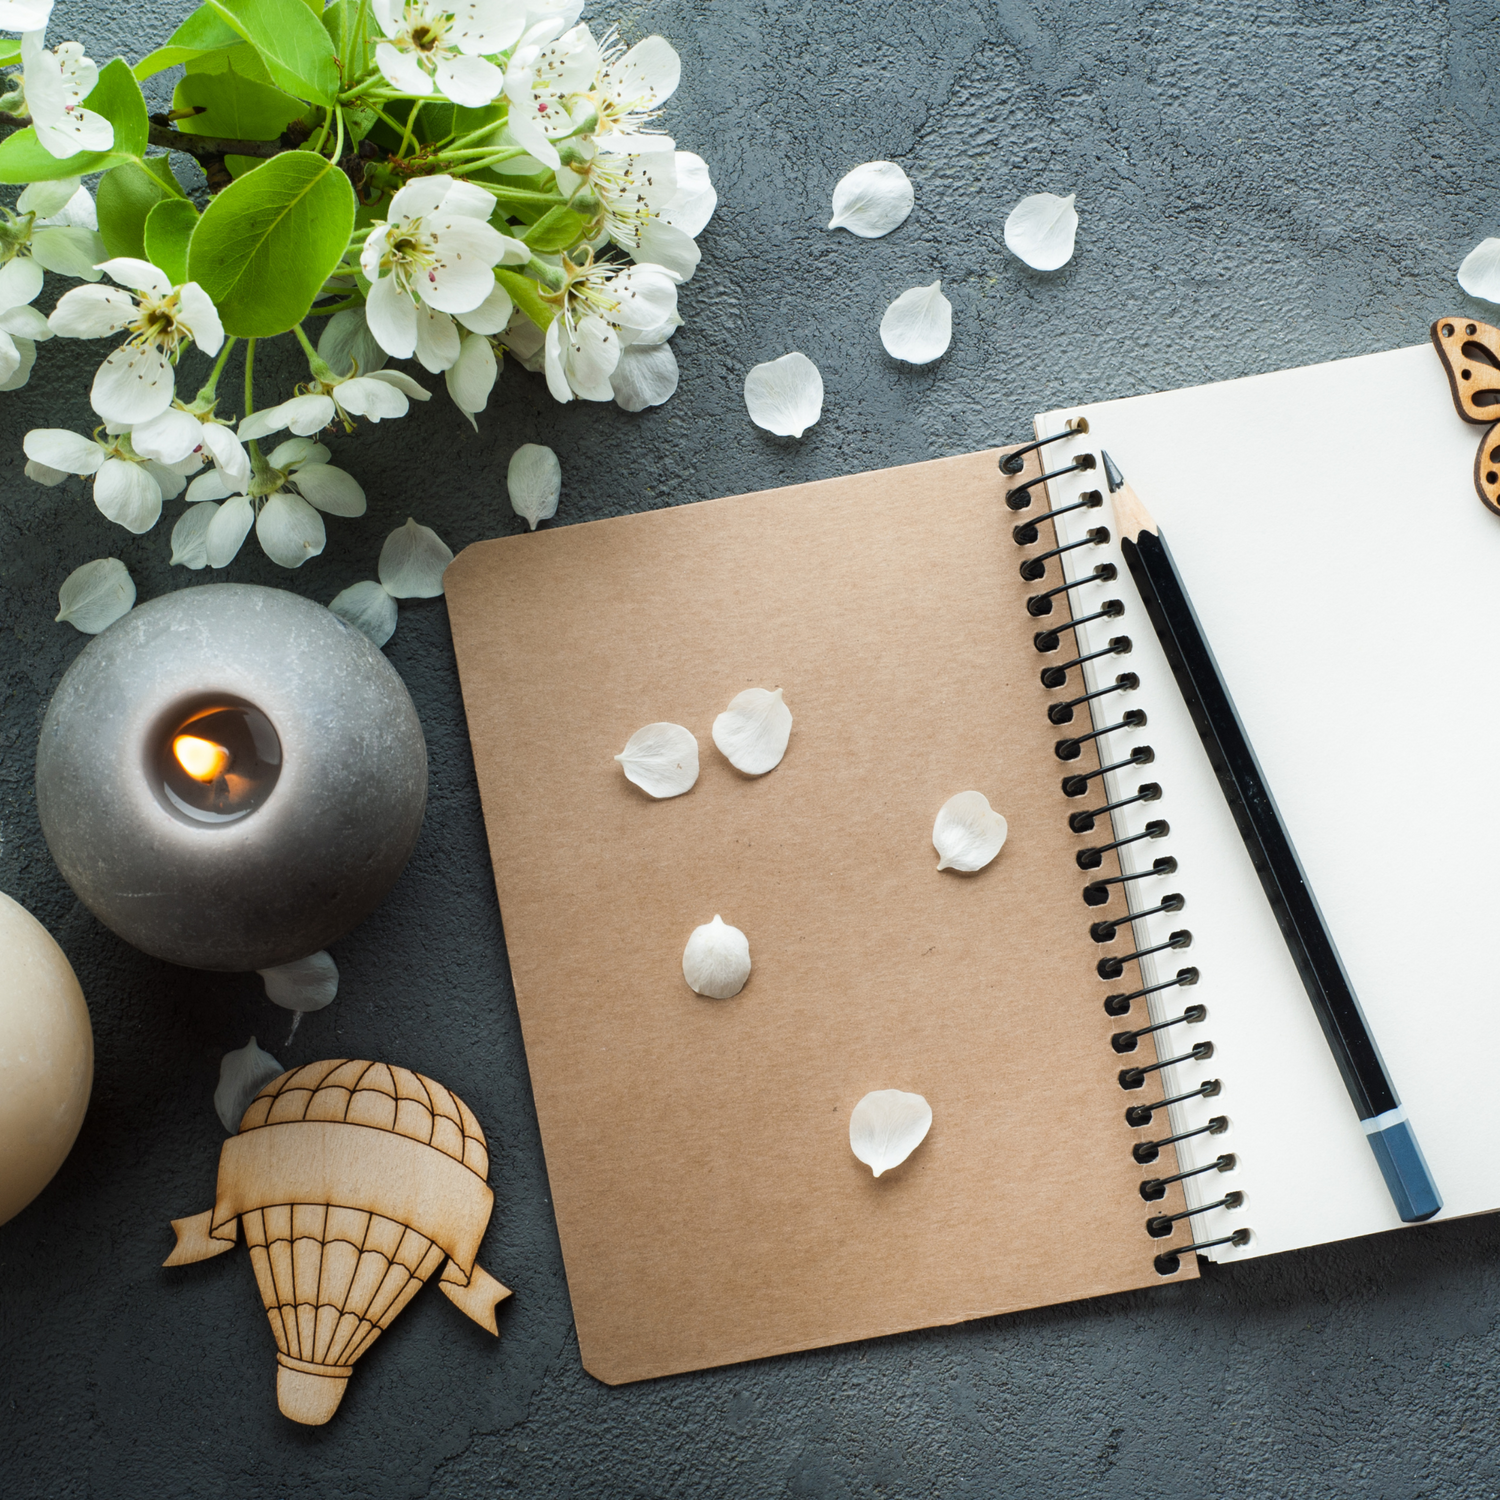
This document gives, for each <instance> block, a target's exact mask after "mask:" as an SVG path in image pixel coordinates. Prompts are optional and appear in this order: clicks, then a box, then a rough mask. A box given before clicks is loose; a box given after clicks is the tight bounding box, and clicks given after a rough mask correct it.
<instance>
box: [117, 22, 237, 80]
mask: <svg viewBox="0 0 1500 1500" xmlns="http://www.w3.org/2000/svg"><path fill="white" fill-rule="evenodd" d="M239 40H240V34H239V32H237V31H234V30H233V29H231V28H230V27H228V26H226V25H225V24H224V22H223V21H221V20H220V19H219V18H218V16H216V15H215V14H214V13H213V12H212V11H211V10H210V9H209V8H208V7H207V6H206V5H200V6H199V7H198V9H197V10H195V11H194V12H193V13H192V15H190V16H189V17H188V18H187V20H185V21H184V22H183V23H182V25H181V26H179V27H178V28H177V30H176V31H174V32H173V33H172V35H171V36H170V37H168V38H167V42H166V45H165V46H162V47H158V48H157V49H156V51H155V52H151V53H148V54H147V55H146V56H145V57H143V58H142V59H141V60H140V61H139V62H138V63H137V64H136V65H135V67H134V68H133V69H131V71H132V72H133V73H134V75H135V79H136V82H137V83H143V82H144V81H145V80H146V79H148V78H150V77H151V76H152V75H153V74H155V73H160V72H162V71H163V70H164V69H166V68H173V67H176V66H177V64H178V63H186V62H191V61H192V60H193V59H194V58H196V57H201V56H202V55H203V53H205V52H212V51H216V50H218V49H219V48H221V47H233V46H234V45H235V44H236V43H238V42H239Z"/></svg>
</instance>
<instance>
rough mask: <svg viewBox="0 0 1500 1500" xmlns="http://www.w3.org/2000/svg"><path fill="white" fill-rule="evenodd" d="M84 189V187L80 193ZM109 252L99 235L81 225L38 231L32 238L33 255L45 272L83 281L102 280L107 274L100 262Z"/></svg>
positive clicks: (63, 225)
mask: <svg viewBox="0 0 1500 1500" xmlns="http://www.w3.org/2000/svg"><path fill="white" fill-rule="evenodd" d="M83 191H84V189H83V188H80V189H79V192H83ZM108 253H109V252H108V251H107V250H106V249H105V248H104V241H103V239H101V238H100V236H99V232H98V231H97V230H94V229H85V228H84V227H82V226H81V225H72V224H58V225H56V226H54V227H51V228H47V229H38V230H36V231H35V233H33V234H32V236H31V254H32V258H33V259H34V260H35V261H36V263H37V265H39V266H40V267H41V268H42V269H43V270H44V271H51V272H52V273H53V274H54V275H57V276H77V277H78V278H79V279H80V280H82V281H98V279H99V278H100V277H101V276H102V275H103V274H104V272H103V271H101V270H99V269H98V267H97V265H96V262H97V261H100V260H102V259H103V258H104V257H105V255H107V254H108Z"/></svg>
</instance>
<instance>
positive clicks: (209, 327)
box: [177, 281, 224, 355]
mask: <svg viewBox="0 0 1500 1500" xmlns="http://www.w3.org/2000/svg"><path fill="white" fill-rule="evenodd" d="M177 302H178V306H179V307H180V309H181V316H182V321H183V322H184V323H186V324H187V326H188V328H189V329H190V330H191V331H192V335H193V342H194V343H195V344H196V345H197V346H198V347H199V348H200V349H201V350H202V351H203V352H204V353H205V354H209V355H213V354H217V353H218V352H219V350H220V349H222V348H223V347H224V324H223V323H222V322H221V321H220V319H219V310H218V308H216V307H215V306H214V303H213V298H212V297H210V296H209V295H208V293H207V292H205V291H204V290H203V288H202V287H201V286H199V285H198V283H197V282H196V281H188V282H184V283H183V284H182V285H181V286H180V287H178V289H177Z"/></svg>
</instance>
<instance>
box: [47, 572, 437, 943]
mask: <svg viewBox="0 0 1500 1500" xmlns="http://www.w3.org/2000/svg"><path fill="white" fill-rule="evenodd" d="M36 789H37V808H38V812H39V813H40V816H41V824H42V832H43V834H44V835H45V837H46V840H47V846H48V848H50V849H51V851H52V857H53V858H54V859H55V860H56V861H57V865H58V868H59V869H60V870H61V871H62V873H63V875H64V876H65V877H66V878H67V881H68V884H69V885H71V886H72V887H73V889H74V891H75V892H76V893H77V895H78V898H79V900H80V901H82V902H83V904H84V905H85V906H86V907H88V909H89V910H90V911H91V912H93V914H94V915H95V916H96V917H98V918H99V920H100V921H101V922H103V923H104V924H105V926H107V927H109V928H111V929H112V930H113V931H115V932H117V933H118V934H119V935H120V936H121V937H122V938H124V939H125V940H126V942H128V943H131V944H133V945H134V946H135V947H137V948H140V949H142V950H143V951H145V952H147V953H150V954H153V955H155V956H156V957H157V958H164V959H167V960H169V961H170V962H172V963H178V964H185V965H187V966H189V967H192V968H198V969H220V970H226V971H231V972H234V971H244V970H249V969H268V968H273V967H276V966H277V965H280V964H284V963H291V962H292V961H294V960H296V959H299V958H305V957H306V956H307V955H308V954H310V953H315V952H317V951H318V950H319V949H320V948H324V947H326V946H327V945H328V944H329V943H331V942H333V941H334V940H335V939H337V938H339V937H341V936H343V934H345V933H346V932H348V931H349V930H350V929H351V928H352V927H354V926H355V925H356V924H357V923H359V922H360V921H362V920H363V919H364V918H365V917H366V916H368V915H369V913H370V912H371V911H373V910H374V908H375V907H376V906H377V905H379V903H380V901H381V900H382V899H383V898H384V897H385V895H386V893H387V892H388V891H389V890H390V888H391V886H392V885H393V884H394V883H395V880H396V877H397V876H398V875H399V874H400V873H401V871H402V869H403V868H404V867H405V865H406V861H407V859H408V858H409V857H410V855H411V851H412V848H413V846H414V845H415V843H416V840H417V833H418V830H419V829H420V828H421V825H422V814H423V811H424V809H425V807H426V804H427V747H426V744H425V742H424V741H423V738H422V727H421V725H420V723H419V722H418V720H417V713H416V709H415V707H414V706H413V705H412V701H411V697H410V695H409V694H408V693H407V691H406V687H405V685H404V684H403V683H402V681H401V679H400V677H399V676H397V674H396V672H395V669H394V668H393V667H392V666H391V664H390V663H389V662H388V661H387V660H386V659H385V657H384V656H382V655H381V653H380V652H379V651H378V650H376V648H375V647H374V646H372V645H371V644H370V642H369V641H368V640H367V639H366V638H365V637H364V636H363V635H361V634H360V633H359V632H358V631H356V630H354V629H352V628H350V627H349V626H347V625H345V624H344V623H343V622H342V621H341V620H340V619H339V618H338V617H337V616H335V615H333V614H330V613H329V611H328V610H326V609H324V608H323V607H322V606H321V605H318V604H313V603H311V602H310V601H309V600H306V599H302V598H299V597H298V596H297V595H295V594H288V593H285V592H283V591H281V590H279V589H267V588H255V587H250V586H247V585H243V584H211V585H207V586H204V587H200V588H189V589H183V590H182V591H180V592H179V593H175V594H168V595H166V596H165V597H164V598H161V599H154V600H152V601H151V602H150V603H149V604H144V605H142V606H140V607H139V608H137V609H134V610H132V611H131V612H130V613H129V614H127V615H126V616H124V618H123V619H121V620H119V621H117V622H116V623H115V624H114V625H112V626H110V628H109V629H108V630H106V631H104V632H103V634H101V635H99V636H97V637H95V639H94V640H93V641H91V642H90V643H89V644H88V645H87V646H86V647H84V649H83V651H82V652H81V653H80V654H79V657H78V659H77V660H76V661H75V662H74V663H73V665H72V666H71V667H69V669H68V671H67V672H66V673H65V674H64V676H63V679H62V682H61V683H60V684H59V685H58V689H57V692H56V694H55V696H54V697H53V699H52V703H51V706H50V707H49V708H48V710H47V716H46V718H45V720H44V721H43V723H42V733H41V742H40V744H39V745H38V748H37V763H36Z"/></svg>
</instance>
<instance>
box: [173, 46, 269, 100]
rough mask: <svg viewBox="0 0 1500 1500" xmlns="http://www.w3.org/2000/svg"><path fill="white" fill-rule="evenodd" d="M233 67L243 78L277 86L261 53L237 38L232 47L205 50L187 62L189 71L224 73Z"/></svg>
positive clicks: (252, 81) (267, 85)
mask: <svg viewBox="0 0 1500 1500" xmlns="http://www.w3.org/2000/svg"><path fill="white" fill-rule="evenodd" d="M230 69H232V70H233V71H234V72H235V73H237V74H238V75H239V76H240V77H241V78H248V79H249V80H250V82H251V83H263V84H264V85H265V86H266V87H267V88H268V89H273V88H275V87H276V85H275V83H273V82H272V80H271V74H270V72H269V71H268V70H267V68H266V65H265V63H263V62H262V61H261V59H260V53H259V52H257V51H256V50H255V48H254V47H252V46H251V45H250V43H249V42H242V41H240V40H239V39H238V38H236V39H235V45H234V46H232V47H221V48H220V49H219V50H218V51H215V52H203V53H200V54H199V55H198V56H197V57H195V58H194V59H193V60H192V61H191V62H190V63H188V64H187V68H186V71H187V72H189V73H224V72H227V71H229V70H230Z"/></svg>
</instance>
